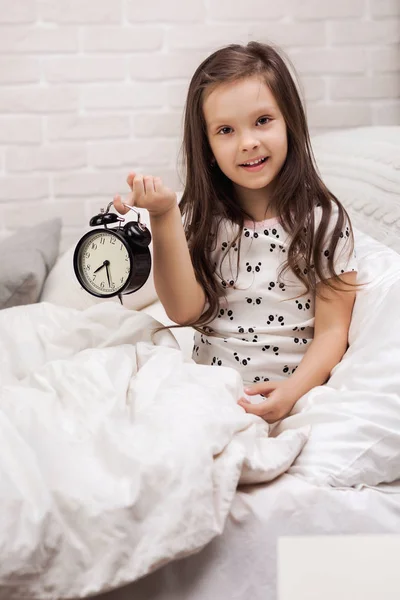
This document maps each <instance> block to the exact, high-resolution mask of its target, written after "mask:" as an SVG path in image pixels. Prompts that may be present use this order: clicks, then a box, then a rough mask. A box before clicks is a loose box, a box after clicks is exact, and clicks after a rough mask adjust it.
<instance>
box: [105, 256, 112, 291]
mask: <svg viewBox="0 0 400 600" xmlns="http://www.w3.org/2000/svg"><path fill="white" fill-rule="evenodd" d="M109 264H110V263H109V262H108V260H107V261H106V262H105V266H106V271H107V279H108V285H109V286H110V287H111V280H110V271H109V269H108V265H109Z"/></svg>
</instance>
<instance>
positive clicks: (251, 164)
mask: <svg viewBox="0 0 400 600" xmlns="http://www.w3.org/2000/svg"><path fill="white" fill-rule="evenodd" d="M267 159H268V156H264V157H263V158H258V159H257V160H249V161H248V162H245V163H242V164H241V165H239V166H240V167H256V166H257V165H262V164H263V163H265V161H266V160H267Z"/></svg>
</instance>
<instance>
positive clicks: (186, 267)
mask: <svg viewBox="0 0 400 600" xmlns="http://www.w3.org/2000/svg"><path fill="white" fill-rule="evenodd" d="M127 182H128V185H129V186H130V187H131V189H132V193H131V194H129V196H128V197H127V198H126V199H124V200H122V199H121V197H120V196H115V198H114V205H115V208H116V209H117V210H118V211H119V212H120V213H121V214H124V213H126V212H127V210H128V209H127V208H125V207H124V204H129V205H130V206H137V207H138V208H146V209H147V210H148V211H149V215H150V224H151V232H152V237H153V273H154V285H155V288H156V291H157V294H158V297H159V299H160V301H161V303H162V305H163V306H164V309H165V312H166V313H167V315H168V317H169V318H170V319H171V320H172V321H174V322H175V323H178V324H179V325H186V324H188V323H190V322H193V321H196V320H197V319H198V317H199V316H200V315H201V313H202V312H203V309H204V306H205V301H206V297H205V293H204V290H203V288H202V287H201V285H200V284H199V283H198V281H197V279H196V275H195V272H194V269H193V265H192V260H191V258H190V253H189V248H188V245H187V242H186V236H185V231H184V229H183V225H182V218H181V213H180V210H179V207H178V204H177V199H176V194H175V192H173V191H172V190H171V189H169V188H167V187H165V186H164V185H163V183H162V181H161V179H160V178H159V177H151V176H146V177H142V176H141V175H135V174H134V173H131V174H130V175H129V176H128V179H127Z"/></svg>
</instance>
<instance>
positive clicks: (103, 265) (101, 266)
mask: <svg viewBox="0 0 400 600" xmlns="http://www.w3.org/2000/svg"><path fill="white" fill-rule="evenodd" d="M105 266H106V263H105V261H104V262H103V264H102V265H100V267H99V268H98V269H96V270H95V271H93V275H94V274H95V273H97V271H100V269H102V268H103V267H105Z"/></svg>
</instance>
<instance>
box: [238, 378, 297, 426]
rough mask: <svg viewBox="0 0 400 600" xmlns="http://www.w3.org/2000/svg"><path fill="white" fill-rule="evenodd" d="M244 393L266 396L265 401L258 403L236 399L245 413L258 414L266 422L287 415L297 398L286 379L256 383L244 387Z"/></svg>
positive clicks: (274, 421)
mask: <svg viewBox="0 0 400 600" xmlns="http://www.w3.org/2000/svg"><path fill="white" fill-rule="evenodd" d="M245 393H246V394H247V396H255V395H257V394H263V395H264V396H267V398H266V399H265V402H260V403H259V404H252V403H251V402H249V401H248V400H247V399H246V398H240V400H239V401H238V404H239V405H240V406H241V407H242V408H243V409H244V410H245V411H246V412H247V413H251V414H253V415H258V416H259V417H261V418H262V419H264V420H265V421H267V423H276V421H280V420H281V419H283V418H284V417H287V416H288V414H289V413H290V412H291V410H292V409H293V407H294V405H295V404H296V402H297V400H298V398H297V397H296V395H295V393H294V390H293V388H292V387H291V385H290V384H289V382H288V381H287V380H283V381H266V382H262V383H256V384H255V385H253V386H251V387H250V388H246V389H245Z"/></svg>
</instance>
